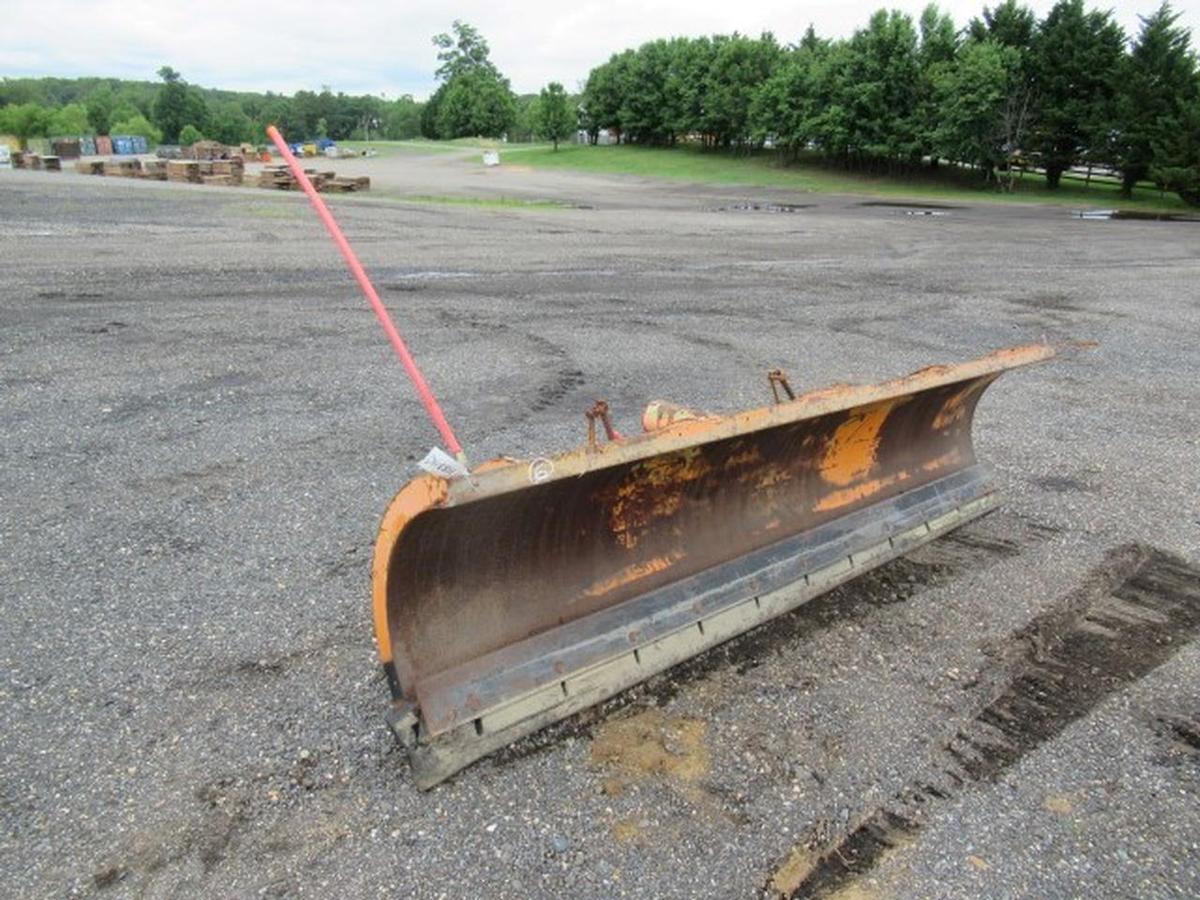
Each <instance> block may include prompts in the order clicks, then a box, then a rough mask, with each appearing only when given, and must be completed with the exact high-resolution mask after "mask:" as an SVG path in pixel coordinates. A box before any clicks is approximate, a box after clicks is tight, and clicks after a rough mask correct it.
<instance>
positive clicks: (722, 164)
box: [502, 144, 1186, 211]
mask: <svg viewBox="0 0 1200 900" xmlns="http://www.w3.org/2000/svg"><path fill="white" fill-rule="evenodd" d="M502 158H503V159H506V160H508V161H510V162H513V163H517V164H520V165H528V166H533V167H535V168H544V169H571V170H575V171H583V172H598V173H607V174H621V175H639V176H643V177H649V178H670V179H676V180H680V181H691V182H699V183H704V184H744V185H750V186H755V187H778V188H790V189H792V190H796V191H820V192H837V193H851V194H873V195H878V196H888V197H910V198H914V199H937V200H959V201H967V200H971V201H987V202H997V203H1004V202H1026V203H1028V202H1035V203H1052V204H1058V205H1061V206H1072V207H1096V206H1102V207H1120V208H1128V209H1160V210H1170V211H1174V210H1180V209H1184V208H1186V207H1185V205H1184V204H1183V202H1182V201H1181V200H1179V198H1178V197H1176V196H1175V195H1174V194H1166V195H1165V196H1163V197H1161V198H1160V196H1159V194H1158V191H1157V190H1156V189H1154V188H1152V187H1144V188H1143V187H1139V188H1138V189H1137V190H1135V191H1134V196H1133V199H1131V200H1125V199H1122V198H1120V197H1119V196H1118V194H1117V188H1118V186H1117V184H1116V182H1114V181H1104V180H1100V181H1098V180H1096V179H1093V181H1092V184H1091V185H1089V186H1085V185H1084V184H1083V182H1082V181H1076V180H1074V179H1067V178H1064V179H1063V182H1062V184H1061V186H1060V187H1059V189H1058V190H1057V191H1049V190H1047V189H1046V188H1045V184H1044V180H1043V179H1042V178H1041V176H1038V175H1034V174H1027V175H1026V176H1025V177H1024V179H1022V180H1021V181H1019V182H1018V183H1017V185H1016V186H1015V189H1014V190H1013V191H1012V192H1011V193H1003V192H1000V191H997V190H995V189H994V188H991V187H986V186H983V185H981V184H980V182H979V181H978V178H977V176H975V175H974V174H973V173H969V172H966V171H964V170H961V169H958V170H956V169H952V168H949V167H945V166H943V167H942V169H941V170H939V171H938V172H933V171H928V172H922V173H916V174H907V175H896V176H883V175H867V174H859V173H853V172H846V171H844V170H840V169H835V168H832V167H829V166H826V165H822V164H819V163H817V162H813V161H804V162H800V163H796V164H793V165H781V164H779V162H778V161H777V160H778V158H777V157H776V155H775V154H774V153H771V152H769V151H767V152H760V153H757V154H753V155H751V156H733V155H731V154H729V153H724V152H705V151H702V150H699V149H697V148H692V147H677V148H674V149H666V148H658V147H636V146H626V145H619V146H607V147H590V146H580V145H574V144H573V145H569V146H563V147H560V148H559V150H558V151H557V152H555V151H554V150H553V149H552V148H550V147H546V146H528V145H526V146H520V145H510V146H508V147H506V148H505V153H503V154H502Z"/></svg>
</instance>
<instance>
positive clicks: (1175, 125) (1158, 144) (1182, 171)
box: [1150, 83, 1200, 206]
mask: <svg viewBox="0 0 1200 900" xmlns="http://www.w3.org/2000/svg"><path fill="white" fill-rule="evenodd" d="M1191 96H1192V100H1191V102H1190V103H1188V104H1186V105H1184V106H1183V108H1182V109H1180V111H1179V113H1178V115H1177V116H1176V117H1175V119H1174V120H1172V121H1171V122H1170V126H1169V127H1166V128H1164V129H1162V132H1161V135H1160V138H1159V140H1157V141H1155V142H1154V146H1153V150H1154V165H1152V166H1151V167H1150V175H1151V177H1152V178H1154V179H1155V180H1156V181H1158V182H1159V183H1160V184H1161V185H1162V186H1163V187H1165V188H1167V189H1168V190H1172V191H1175V193H1177V194H1179V199H1181V200H1182V201H1183V202H1184V203H1187V204H1189V205H1190V206H1200V85H1196V84H1195V83H1193V86H1192V91H1191Z"/></svg>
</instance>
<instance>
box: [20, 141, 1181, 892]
mask: <svg viewBox="0 0 1200 900" xmlns="http://www.w3.org/2000/svg"><path fill="white" fill-rule="evenodd" d="M375 162H376V161H371V160H364V161H362V162H358V163H355V167H353V168H354V171H350V168H351V167H346V166H340V165H339V169H341V168H346V169H347V172H348V174H358V173H359V171H362V172H364V173H366V172H370V173H371V174H372V177H373V178H375V179H376V180H377V185H376V186H377V188H378V191H377V192H373V193H372V194H367V195H365V196H362V197H358V196H339V197H336V198H334V199H333V201H332V204H333V208H334V210H335V213H336V214H337V215H338V217H339V219H340V220H341V221H342V223H343V225H344V227H345V229H346V232H347V234H348V236H349V238H350V240H351V242H352V243H353V244H354V245H355V247H356V249H357V250H358V252H359V254H360V256H361V257H362V259H363V262H364V263H365V264H366V266H367V268H368V270H369V271H370V272H371V273H372V275H373V276H374V277H375V279H376V281H377V284H378V286H379V288H380V292H381V294H382V295H383V297H384V299H385V301H386V302H387V303H388V305H389V306H390V308H391V309H392V311H393V314H394V315H395V317H396V319H397V322H398V324H399V326H400V328H401V330H402V332H404V333H405V335H406V337H407V338H408V339H409V341H410V343H411V345H412V349H413V351H414V353H415V354H416V356H417V357H418V359H419V360H420V361H421V363H422V364H423V366H424V368H425V371H426V375H427V377H428V379H429V381H430V383H431V384H432V386H433V387H434V389H435V390H436V391H437V392H438V393H439V395H440V397H441V399H442V401H443V404H444V407H445V409H446V413H447V415H448V417H449V418H450V420H451V421H452V422H453V423H454V425H455V427H456V430H457V431H458V434H459V437H460V438H461V439H462V441H463V443H464V445H465V446H466V448H467V450H468V452H469V453H470V455H471V457H472V459H473V460H483V459H486V458H488V457H490V456H494V455H499V454H508V455H513V456H526V457H532V456H536V455H543V454H546V453H547V452H548V451H556V450H562V449H566V448H568V447H570V446H572V445H574V444H577V443H579V442H581V441H582V440H583V437H584V435H585V433H586V426H585V422H584V416H583V413H584V411H585V410H586V409H587V408H588V406H589V405H590V404H591V402H592V401H593V400H594V399H596V398H601V397H602V398H604V399H607V400H608V401H609V403H610V405H611V406H612V408H613V409H614V411H615V414H616V419H617V425H618V427H625V428H630V429H632V428H633V427H635V423H636V421H637V417H638V416H639V415H640V409H641V406H642V405H643V404H644V403H645V401H647V400H649V399H652V398H657V397H665V398H668V399H671V400H675V401H678V402H682V403H685V404H689V405H695V406H699V407H703V408H708V409H713V410H720V411H728V410H733V409H737V408H740V407H747V406H757V405H762V404H765V403H767V402H768V401H769V399H770V391H769V388H768V385H767V381H766V378H765V373H766V371H767V370H769V369H772V368H775V367H782V368H784V369H785V370H787V371H788V372H789V373H790V375H791V379H792V382H793V384H795V385H796V386H797V387H802V388H806V389H807V388H812V387H819V386H821V385H823V384H826V383H833V382H842V381H855V382H862V381H870V380H876V379H880V378H885V377H890V376H893V375H898V374H902V373H904V372H907V371H910V370H912V369H915V368H919V367H920V366H923V365H926V364H929V363H933V362H948V361H953V360H960V359H967V358H970V357H973V356H976V355H979V354H981V353H983V352H986V351H988V350H991V349H994V348H997V347H1001V346H1006V345H1011V344H1017V343H1024V342H1028V341H1033V340H1039V339H1042V338H1045V339H1046V340H1049V341H1052V342H1055V343H1057V344H1059V345H1061V346H1062V347H1063V348H1064V352H1063V353H1062V354H1061V355H1060V356H1059V358H1057V359H1056V360H1054V361H1052V362H1050V363H1048V364H1044V365H1041V366H1038V367H1035V368H1031V369H1028V370H1023V371H1020V372H1016V373H1011V374H1008V375H1006V376H1004V377H1003V378H1002V379H1001V380H1000V381H999V382H998V383H997V384H996V385H995V386H994V387H992V388H991V389H990V390H989V391H988V393H987V395H986V396H985V398H984V400H983V402H982V404H981V406H980V409H979V412H978V415H977V417H976V442H977V448H978V451H979V455H980V457H981V458H982V459H983V460H984V461H986V462H987V463H988V464H990V465H991V466H992V467H993V469H994V470H995V473H996V477H997V479H998V482H999V484H1000V487H1001V489H1002V490H1003V492H1004V495H1005V498H1006V502H1005V505H1004V507H1003V508H1002V509H1001V510H999V511H997V512H996V513H994V514H992V515H990V516H988V517H986V518H985V519H983V520H980V521H978V522H976V523H973V524H971V525H969V526H967V527H966V528H965V529H963V530H961V531H960V532H958V533H956V534H955V535H954V536H952V537H950V538H948V539H945V540H943V541H940V542H938V543H936V544H933V545H931V546H929V547H927V548H923V549H921V550H920V551H918V552H916V553H914V554H913V555H912V556H910V557H907V558H904V559H901V560H899V561H897V562H894V563H892V564H889V565H888V566H886V567H885V568H883V569H881V570H879V571H877V572H875V573H873V574H871V575H869V576H867V577H865V578H863V579H860V580H859V581H857V582H853V583H851V584H849V585H847V586H845V587H842V588H839V589H838V590H837V591H835V592H834V593H833V594H831V595H828V596H827V597H825V598H822V599H819V600H817V601H814V602H813V603H812V604H810V605H809V606H807V607H805V608H803V609H801V610H800V611H798V612H797V613H795V614H793V615H792V616H789V617H786V618H785V619H782V620H779V621H777V622H775V623H772V624H771V625H769V626H767V627H765V628H764V629H762V630H760V631H759V632H755V633H752V634H751V635H748V636H746V637H745V638H743V639H740V640H738V641H736V642H734V643H733V644H732V645H727V646H726V647H724V648H719V649H718V650H716V651H714V652H712V653H710V654H708V655H707V656H705V657H703V658H702V659H700V660H697V661H695V662H693V663H692V664H689V665H688V666H685V667H684V668H683V669H682V670H680V671H676V672H674V673H672V674H671V675H669V676H666V677H661V678H658V679H656V680H654V681H653V682H651V683H649V684H648V685H646V686H643V687H641V688H639V689H635V690H634V691H632V692H630V693H629V694H627V695H624V696H622V697H620V698H618V699H617V700H615V701H613V702H610V703H609V704H607V705H606V706H605V707H604V708H602V709H598V710H594V711H592V712H590V713H587V714H584V715H582V716H580V717H578V718H576V719H574V720H571V721H568V722H566V723H563V724H561V725H559V726H556V727H554V728H552V729H551V730H550V731H548V732H546V733H543V734H542V735H539V736H536V737H534V738H532V739H528V740H526V741H524V742H522V743H521V744H519V745H517V746H516V747H514V748H511V749H510V750H507V751H505V752H503V753H501V754H499V755H497V756H496V757H493V758H490V759H487V760H484V761H482V762H480V763H479V764H477V765H475V766H473V767H472V768H470V769H468V770H466V771H464V772H463V773H461V774H460V775H458V776H457V777H455V778H454V779H453V780H452V781H450V782H448V783H446V784H443V785H441V786H440V787H438V788H436V789H434V790H432V791H430V792H427V793H421V792H418V791H417V790H416V789H415V788H414V787H413V786H412V784H411V782H410V780H409V778H408V772H407V763H406V762H405V760H404V757H403V755H402V754H401V753H400V752H399V751H398V750H397V749H396V747H395V746H394V743H393V740H392V738H391V736H390V734H389V733H388V731H387V729H386V727H385V726H384V721H383V715H384V712H385V710H386V707H387V702H388V692H387V688H386V685H385V683H384V681H383V677H382V673H381V672H380V670H379V667H378V664H377V661H376V658H375V655H374V647H373V640H372V632H371V620H370V608H369V585H368V577H369V562H370V553H371V548H372V545H373V541H374V536H375V530H376V528H377V526H378V522H379V517H380V515H381V514H382V512H383V510H384V508H385V506H386V504H387V502H388V500H389V499H390V498H391V496H392V495H393V494H394V493H395V492H396V490H398V488H399V487H400V486H401V485H402V484H403V483H404V481H405V480H406V479H407V478H409V477H410V476H411V475H412V474H414V472H415V460H417V459H419V458H420V457H421V456H423V455H424V454H425V453H426V451H427V450H428V449H429V448H430V446H432V445H433V443H434V442H435V441H436V434H435V432H433V430H432V429H431V427H430V426H429V425H428V424H427V423H426V421H425V419H424V416H423V412H422V410H421V407H420V405H419V403H417V401H416V399H415V397H414V395H413V394H412V392H411V389H410V388H409V387H408V385H407V383H406V382H405V380H404V376H403V372H402V371H401V369H400V368H399V366H398V365H397V364H396V363H395V360H394V359H393V358H392V357H391V356H390V351H389V349H388V347H387V345H386V343H385V342H384V340H383V338H382V336H381V334H380V333H379V331H378V327H377V325H376V323H375V321H374V319H373V317H372V315H371V313H370V311H369V309H368V308H367V307H366V305H365V303H364V302H363V301H362V299H361V298H360V296H359V295H358V294H357V289H356V287H355V285H354V283H353V282H352V281H351V279H350V278H349V276H348V275H347V274H346V273H345V270H344V268H343V266H342V263H341V260H340V258H339V257H338V256H337V255H336V253H335V251H334V250H333V248H332V246H331V245H330V244H329V242H328V239H327V238H326V236H325V234H324V232H323V231H322V230H321V228H320V226H319V225H318V223H317V222H316V220H315V218H314V217H313V216H312V214H311V212H310V211H309V210H308V208H307V205H306V203H305V201H304V199H303V197H300V196H297V195H291V194H280V193H275V192H268V191H261V190H255V189H250V188H246V189H233V188H203V187H192V186H185V185H175V184H166V183H151V182H133V181H128V180H120V179H98V178H86V177H83V176H77V175H75V174H74V173H61V174H55V173H35V172H6V173H0V227H2V228H3V230H4V237H3V240H0V383H2V385H3V397H4V402H3V404H2V405H0V463H2V466H0V508H2V509H3V515H2V516H0V615H2V617H3V623H4V624H3V628H0V667H2V669H3V673H2V677H0V735H3V737H2V739H0V823H2V830H0V871H2V872H3V876H4V882H5V884H6V888H5V890H6V892H8V893H9V895H10V896H18V897H62V896H97V897H105V898H107V897H126V896H129V897H192V896H211V897H264V896H265V897H292V896H295V897H329V896H342V897H377V896H378V897H383V896H387V897H397V896H416V897H474V896H489V897H521V898H524V897H562V896H573V897H610V896H633V897H689V898H694V897H721V898H725V897H756V896H771V895H775V894H781V893H782V894H792V895H796V896H842V897H846V898H849V897H856V898H864V897H865V898H873V897H901V898H928V897H964V896H987V897H1058V896H1089V897H1127V896H1139V897H1192V896H1196V895H1197V894H1200V843H1198V842H1200V838H1198V837H1197V835H1198V834H1200V827H1198V826H1200V812H1198V810H1200V802H1198V801H1200V692H1198V690H1197V684H1198V681H1197V676H1198V675H1200V645H1198V644H1197V643H1196V641H1195V637H1196V635H1197V632H1198V631H1200V614H1198V613H1197V612H1196V610H1197V609H1200V574H1198V570H1197V569H1196V568H1194V567H1195V566H1197V565H1200V502H1198V499H1197V498H1200V365H1198V363H1197V356H1196V352H1197V347H1198V346H1200V304H1198V303H1197V289H1196V286H1197V284H1200V225H1195V224H1188V223H1165V222H1116V221H1093V220H1081V219H1077V218H1074V217H1072V215H1071V213H1070V211H1069V210H1066V209H1063V208H1047V207H1035V206H1028V205H1018V204H1013V205H1008V204H1000V205H990V204H986V203H982V202H979V203H950V204H946V205H944V206H939V207H937V208H934V207H929V206H923V205H921V204H919V203H918V204H914V205H911V206H909V205H904V204H899V205H892V204H891V203H890V202H889V204H885V205H879V204H877V203H875V202H874V201H872V200H871V198H866V197H853V196H835V195H803V194H794V193H787V192H780V191H769V190H760V189H744V188H737V187H720V188H718V187H700V186H694V185H680V184H672V183H667V182H654V181H648V180H642V179H633V178H621V177H616V176H613V177H600V176H585V175H572V174H570V173H561V172H555V173H549V174H547V173H539V172H535V171H525V170H521V169H519V168H512V169H509V170H506V169H505V168H504V167H503V166H502V167H501V170H499V171H495V172H487V173H484V170H483V169H482V167H481V166H479V165H478V164H477V162H476V161H475V160H474V159H473V158H471V159H467V158H465V157H460V156H455V155H446V154H441V155H431V156H428V157H425V156H420V155H415V154H414V155H409V156H405V157H402V158H397V159H392V160H379V161H377V165H378V169H377V170H371V169H370V168H369V167H370V166H371V165H372V164H373V163H375ZM422 186H426V187H425V189H424V190H423V193H427V194H431V195H442V194H458V195H460V196H464V197H468V196H470V197H495V196H506V197H521V198H525V199H550V200H554V201H556V202H559V203H562V204H563V207H562V208H547V207H529V208H499V209H493V208H481V207H474V206H470V205H449V204H440V203H405V202H399V201H397V200H396V199H395V198H396V196H399V195H402V194H403V193H404V192H405V191H416V190H418V189H419V188H421V187H422ZM780 204H794V205H795V208H788V207H782V206H780Z"/></svg>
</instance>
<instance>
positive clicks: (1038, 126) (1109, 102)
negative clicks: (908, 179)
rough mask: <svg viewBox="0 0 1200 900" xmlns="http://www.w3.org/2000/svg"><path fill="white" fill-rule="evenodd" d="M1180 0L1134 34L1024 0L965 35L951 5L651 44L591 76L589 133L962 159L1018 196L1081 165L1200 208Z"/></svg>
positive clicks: (866, 162)
mask: <svg viewBox="0 0 1200 900" xmlns="http://www.w3.org/2000/svg"><path fill="white" fill-rule="evenodd" d="M1178 19H1179V15H1178V14H1177V13H1175V12H1174V11H1173V10H1172V9H1171V7H1170V5H1169V4H1166V3H1164V4H1163V5H1162V6H1161V7H1160V8H1159V9H1158V10H1157V11H1156V12H1154V13H1153V14H1152V15H1150V16H1149V17H1146V18H1142V20H1141V29H1140V31H1139V33H1138V34H1137V35H1136V36H1134V37H1133V38H1132V40H1130V39H1128V38H1127V36H1126V35H1125V33H1124V32H1123V30H1122V29H1121V28H1120V26H1119V25H1117V24H1116V23H1115V22H1114V21H1113V19H1112V15H1111V13H1109V12H1103V11H1099V10H1094V9H1092V10H1089V9H1087V8H1085V7H1084V5H1083V0H1059V2H1058V3H1057V4H1056V5H1055V6H1054V7H1053V8H1052V9H1051V10H1050V12H1049V13H1048V14H1047V15H1046V17H1045V18H1044V19H1042V20H1040V21H1039V20H1038V19H1037V18H1036V16H1035V15H1034V14H1033V13H1032V11H1030V10H1029V9H1028V8H1027V7H1025V6H1023V5H1022V4H1021V3H1020V2H1018V0H1004V2H1002V3H1001V4H1000V5H999V6H996V7H994V8H985V9H984V10H983V13H982V15H981V16H980V17H979V18H976V19H974V20H972V21H971V22H970V23H969V24H968V25H967V26H966V27H965V28H962V29H960V28H958V27H957V26H956V25H955V23H954V22H953V20H952V19H951V18H950V17H949V16H948V15H946V14H945V13H944V12H942V11H941V10H939V9H938V7H937V6H936V5H930V6H928V7H926V9H925V10H924V12H922V14H921V15H920V17H919V19H918V20H917V21H915V22H914V21H913V19H912V18H911V17H910V16H908V15H907V14H905V13H902V12H896V11H886V10H880V11H879V12H877V13H875V14H874V15H873V16H872V17H871V19H870V21H869V22H868V23H867V25H866V26H865V27H863V28H860V29H858V30H857V31H855V32H854V34H853V35H852V36H851V37H849V38H847V39H844V40H829V39H825V38H821V37H819V36H818V35H817V34H816V33H815V31H814V30H813V29H812V28H811V27H810V28H809V29H808V31H807V32H806V33H805V34H804V36H803V37H802V38H801V39H800V40H799V41H798V42H796V43H794V44H791V45H783V44H781V43H780V42H779V41H777V40H776V38H775V37H774V36H773V35H772V34H770V33H765V34H763V35H761V36H760V37H757V38H752V37H748V36H745V35H740V34H736V33H735V34H732V35H716V36H713V37H701V38H686V37H679V38H671V39H662V40H656V41H651V42H649V43H646V44H643V45H642V46H640V47H638V48H636V49H629V50H625V51H623V52H621V53H617V54H615V55H613V56H612V57H611V58H610V59H609V60H608V61H607V62H605V63H603V64H602V65H600V66H597V67H596V68H594V69H593V70H592V71H591V72H590V73H589V75H588V78H587V82H586V86H585V88H584V90H583V94H582V97H581V98H580V105H579V120H580V126H581V128H583V129H584V130H585V131H587V132H588V133H589V135H590V136H591V139H592V141H593V142H594V141H596V139H597V137H598V135H599V133H600V131H601V130H606V131H607V132H609V133H610V134H612V135H613V136H615V137H616V139H617V140H618V141H622V142H627V143H637V144H650V145H659V146H672V145H674V144H676V143H678V142H681V141H688V142H694V143H699V144H701V145H702V146H704V147H708V148H721V149H727V150H729V151H732V152H749V151H752V150H756V149H760V148H763V147H772V148H774V149H775V150H776V151H778V152H779V153H780V154H782V155H784V156H786V157H789V158H796V157H799V156H801V155H809V154H816V155H819V156H820V157H822V158H824V159H826V160H829V161H832V162H835V163H837V164H840V165H844V166H846V167H848V168H855V169H865V170H870V171H883V172H904V171H909V170H914V169H916V168H918V167H921V166H934V167H936V166H938V165H939V164H940V163H941V162H943V161H946V162H949V163H952V164H956V165H959V166H964V167H970V168H972V169H974V170H976V171H978V172H979V173H980V175H981V177H982V178H984V179H986V180H988V181H990V182H992V183H995V184H997V185H999V186H1001V187H1011V186H1012V178H1013V173H1014V172H1015V170H1016V168H1017V167H1018V166H1021V167H1024V166H1035V167H1037V168H1039V169H1041V170H1042V171H1043V172H1044V173H1045V178H1046V184H1047V186H1048V187H1050V188H1052V189H1053V188H1057V187H1058V185H1059V182H1060V180H1061V178H1062V176H1063V174H1064V173H1065V172H1067V171H1068V170H1069V169H1071V168H1072V167H1075V166H1079V165H1084V166H1093V167H1099V168H1102V169H1109V170H1111V171H1113V172H1115V173H1117V174H1118V175H1119V177H1120V179H1121V184H1122V189H1123V191H1124V192H1125V193H1126V194H1127V195H1128V194H1129V193H1130V192H1131V191H1132V189H1133V187H1134V186H1135V185H1136V184H1137V183H1139V182H1141V181H1144V180H1146V179H1151V180H1153V181H1155V182H1156V183H1157V184H1158V185H1160V186H1161V187H1164V188H1166V189H1169V190H1175V191H1177V192H1178V193H1179V194H1180V196H1181V197H1183V198H1184V199H1185V200H1186V201H1187V202H1189V203H1193V204H1200V74H1198V71H1197V64H1196V58H1195V55H1194V54H1193V52H1192V49H1191V45H1190V34H1189V32H1188V30H1187V29H1186V28H1183V27H1181V26H1179V25H1178Z"/></svg>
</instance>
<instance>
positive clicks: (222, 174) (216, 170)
mask: <svg viewBox="0 0 1200 900" xmlns="http://www.w3.org/2000/svg"><path fill="white" fill-rule="evenodd" d="M245 172H246V165H245V163H243V162H242V160H241V159H240V158H239V159H214V160H213V161H212V175H210V176H208V177H209V178H225V179H228V180H227V181H221V182H217V181H206V182H205V183H206V184H241V183H242V178H243V177H244V175H245Z"/></svg>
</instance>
